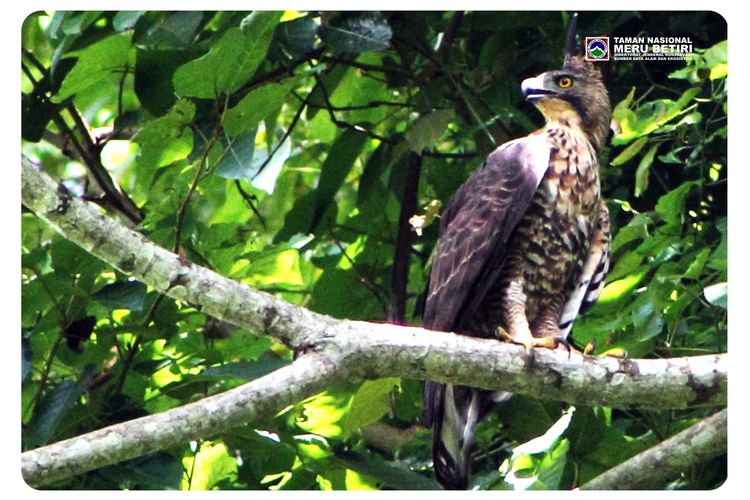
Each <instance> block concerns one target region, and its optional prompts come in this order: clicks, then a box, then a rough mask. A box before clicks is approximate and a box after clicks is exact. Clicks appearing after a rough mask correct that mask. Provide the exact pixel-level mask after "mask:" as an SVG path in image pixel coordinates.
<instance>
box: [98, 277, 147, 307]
mask: <svg viewBox="0 0 750 500" xmlns="http://www.w3.org/2000/svg"><path fill="white" fill-rule="evenodd" d="M91 298H92V299H94V300H96V301H97V302H99V303H100V304H101V305H103V306H104V307H106V308H107V309H110V310H114V309H129V310H131V311H141V310H143V301H144V299H145V298H146V285H144V284H143V283H141V282H140V281H116V282H115V283H112V284H111V285H107V286H105V287H104V288H102V289H101V290H99V291H98V292H96V293H95V294H93V295H92V296H91Z"/></svg>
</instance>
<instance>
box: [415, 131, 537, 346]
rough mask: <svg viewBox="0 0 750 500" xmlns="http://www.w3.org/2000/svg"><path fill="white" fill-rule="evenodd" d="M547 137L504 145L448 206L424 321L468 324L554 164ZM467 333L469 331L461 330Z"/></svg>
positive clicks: (448, 326) (435, 325) (448, 327)
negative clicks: (542, 181)
mask: <svg viewBox="0 0 750 500" xmlns="http://www.w3.org/2000/svg"><path fill="white" fill-rule="evenodd" d="M549 158H550V148H549V145H548V142H547V140H546V138H545V137H544V136H543V135H530V136H528V137H524V138H522V139H517V140H514V141H511V142H508V143H506V144H503V145H502V146H500V147H499V148H497V149H496V150H495V151H493V152H492V153H491V154H490V155H489V156H488V157H487V159H486V160H485V162H484V164H483V165H482V168H480V169H479V170H477V171H476V172H474V174H473V175H472V176H471V177H469V179H468V180H467V181H466V182H465V183H464V184H463V186H461V188H460V189H459V190H458V191H457V192H456V194H455V195H454V196H453V198H452V199H451V201H450V203H449V204H448V206H447V207H446V208H445V210H444V212H443V215H442V218H441V223H440V239H439V241H438V246H437V252H436V254H435V259H434V261H433V264H432V272H431V273H430V284H429V289H428V293H427V301H426V303H425V311H424V315H423V318H422V323H423V325H424V326H425V328H429V329H432V330H439V331H455V330H457V329H460V328H461V327H462V326H464V323H465V322H466V321H468V319H469V318H470V316H471V314H472V313H473V312H474V310H475V308H476V307H477V306H479V304H480V303H481V301H482V299H483V298H484V296H485V294H486V293H487V291H488V290H489V288H490V286H492V285H493V284H494V282H495V280H496V279H497V278H498V275H499V272H500V270H501V267H502V261H503V259H504V257H505V249H506V246H507V243H508V240H509V239H510V236H511V235H512V234H513V230H514V229H515V228H516V226H517V225H518V223H519V222H520V220H521V218H522V217H523V214H524V213H525V212H526V210H527V208H528V207H529V204H530V203H531V199H532V197H533V196H534V193H535V192H536V190H537V188H538V186H539V183H540V182H541V180H542V177H543V176H544V173H545V172H546V170H547V167H548V166H549ZM461 333H463V332H461Z"/></svg>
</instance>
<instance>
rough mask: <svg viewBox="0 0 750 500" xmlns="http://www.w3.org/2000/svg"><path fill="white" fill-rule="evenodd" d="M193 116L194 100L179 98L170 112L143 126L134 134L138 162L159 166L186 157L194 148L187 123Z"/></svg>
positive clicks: (188, 123)
mask: <svg viewBox="0 0 750 500" xmlns="http://www.w3.org/2000/svg"><path fill="white" fill-rule="evenodd" d="M194 116H195V104H193V103H192V102H190V101H187V100H185V99H181V100H179V101H177V102H176V103H175V105H174V106H173V107H172V109H171V110H170V111H169V113H167V114H166V115H164V116H162V117H160V118H157V119H155V120H152V121H151V122H149V123H148V124H147V125H146V126H145V127H143V129H142V130H141V131H140V132H138V133H137V134H136V135H135V137H133V141H134V142H136V143H138V144H139V145H140V146H141V152H140V157H139V160H138V161H139V163H141V164H143V165H144V166H148V167H161V166H164V165H169V164H171V163H174V162H176V161H178V160H182V159H183V158H187V156H188V155H189V154H190V152H191V151H192V150H193V131H192V130H191V129H190V127H189V126H188V125H190V123H191V122H192V120H193V117H194Z"/></svg>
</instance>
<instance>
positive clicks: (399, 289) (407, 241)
mask: <svg viewBox="0 0 750 500" xmlns="http://www.w3.org/2000/svg"><path fill="white" fill-rule="evenodd" d="M421 170H422V156H421V155H419V154H417V153H414V152H411V153H410V154H409V166H408V167H407V169H406V176H405V179H404V190H403V191H402V192H401V210H400V212H399V216H398V234H397V235H396V245H395V248H394V251H393V266H392V267H391V303H390V306H389V308H388V322H389V323H395V324H404V323H405V322H406V288H407V287H406V285H407V283H408V281H409V253H410V249H411V231H412V228H411V224H409V219H410V218H411V217H412V216H413V215H414V213H415V212H416V211H417V194H418V192H419V174H420V171H421Z"/></svg>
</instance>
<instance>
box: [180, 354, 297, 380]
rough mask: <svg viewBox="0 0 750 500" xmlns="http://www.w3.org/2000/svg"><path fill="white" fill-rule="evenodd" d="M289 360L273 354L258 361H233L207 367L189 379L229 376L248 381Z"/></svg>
mask: <svg viewBox="0 0 750 500" xmlns="http://www.w3.org/2000/svg"><path fill="white" fill-rule="evenodd" d="M288 364H289V361H287V360H285V359H281V358H277V357H276V356H273V355H266V356H262V357H261V358H260V359H259V360H258V361H235V362H232V363H225V364H223V365H219V366H212V367H210V368H207V369H206V370H205V371H204V372H202V373H199V374H198V375H195V376H194V377H191V380H221V381H223V380H226V379H230V378H235V379H240V380H245V381H250V380H255V379H256V378H260V377H263V376H265V375H268V374H269V373H271V372H274V371H276V370H278V369H279V368H283V367H285V366H286V365H288Z"/></svg>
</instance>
